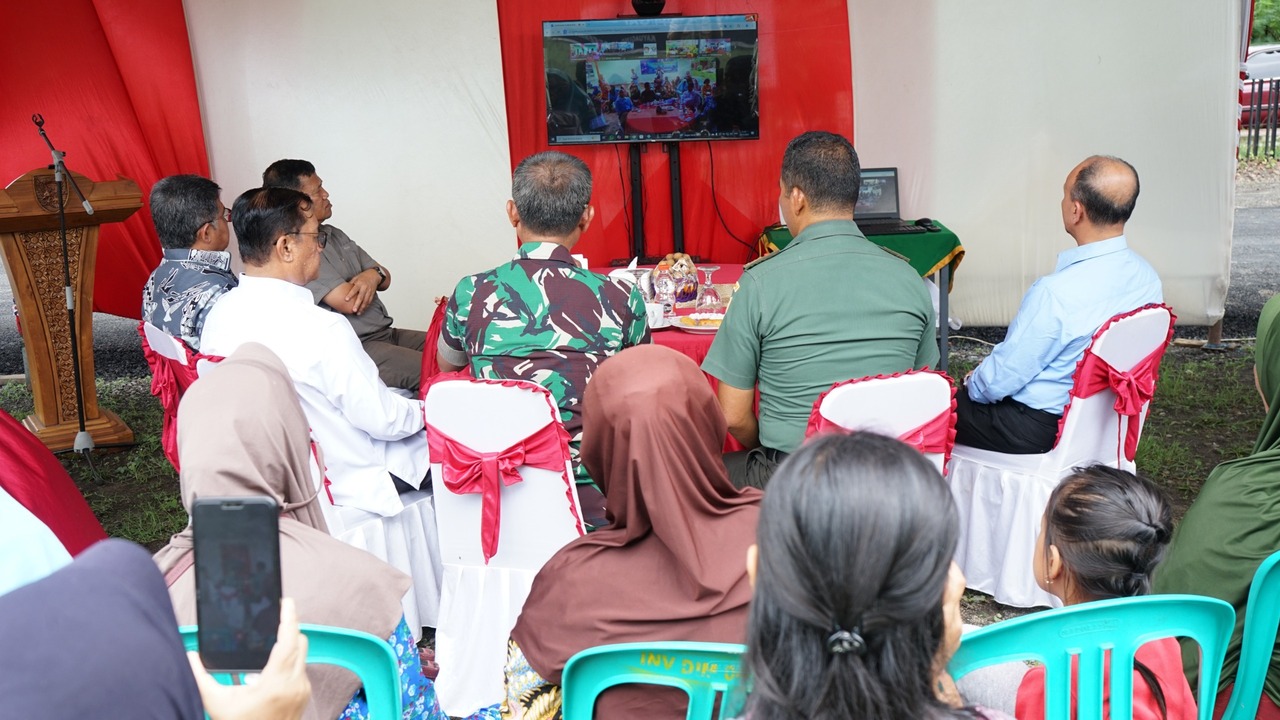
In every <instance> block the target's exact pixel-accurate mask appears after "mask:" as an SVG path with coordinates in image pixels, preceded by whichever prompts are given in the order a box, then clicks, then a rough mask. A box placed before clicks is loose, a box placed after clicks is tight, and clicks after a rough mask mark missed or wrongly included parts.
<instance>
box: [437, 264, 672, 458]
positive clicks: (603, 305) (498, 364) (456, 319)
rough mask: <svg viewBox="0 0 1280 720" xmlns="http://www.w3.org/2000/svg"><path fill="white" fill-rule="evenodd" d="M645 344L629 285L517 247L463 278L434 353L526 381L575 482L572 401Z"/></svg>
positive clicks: (640, 312)
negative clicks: (539, 399)
mask: <svg viewBox="0 0 1280 720" xmlns="http://www.w3.org/2000/svg"><path fill="white" fill-rule="evenodd" d="M644 342H649V327H648V325H647V323H646V322H645V310H644V300H643V299H642V298H641V296H640V293H639V291H637V290H636V289H635V288H634V287H633V286H632V285H631V284H630V283H628V282H626V281H623V280H617V279H613V278H609V277H606V276H604V275H600V274H598V273H594V272H591V271H590V270H587V269H586V268H580V267H578V266H577V265H576V264H575V263H574V261H573V257H572V256H571V255H570V253H569V250H568V248H565V247H563V246H561V245H557V244H555V243H525V244H524V245H521V246H520V250H519V252H517V253H516V256H515V257H514V258H512V260H511V262H509V263H506V264H504V265H499V266H498V267H496V268H494V269H492V270H490V271H488V272H483V273H480V274H478V275H472V276H470V277H465V278H463V279H462V280H461V281H460V282H459V283H458V286H457V288H456V289H454V291H453V296H452V297H451V298H449V305H448V308H447V310H446V312H445V321H444V328H443V330H442V331H441V333H440V347H439V349H440V352H441V354H442V355H443V356H444V358H445V359H446V360H448V361H449V362H450V363H452V364H454V365H465V364H467V362H470V364H471V372H472V375H473V376H475V377H478V378H487V379H497V380H531V381H533V382H536V383H538V384H539V385H541V386H543V387H545V388H546V389H547V390H549V391H550V392H551V395H552V396H553V397H554V398H555V399H556V403H557V404H558V405H559V407H560V419H561V421H563V422H564V425H565V429H566V430H568V432H569V438H570V442H569V449H570V452H571V454H572V456H573V466H574V470H575V472H576V473H577V478H578V481H579V482H589V481H590V477H589V476H588V475H587V472H586V470H585V469H584V468H583V467H582V465H581V463H580V462H579V460H578V447H579V445H580V444H581V442H582V396H583V392H584V391H585V390H586V388H587V382H589V381H590V380H591V375H592V374H593V373H594V372H595V370H596V368H597V367H598V366H599V365H600V363H602V362H604V360H605V358H607V357H609V356H610V355H613V354H614V353H616V352H618V351H619V350H622V349H623V348H626V347H630V346H632V345H637V344H639V343H644Z"/></svg>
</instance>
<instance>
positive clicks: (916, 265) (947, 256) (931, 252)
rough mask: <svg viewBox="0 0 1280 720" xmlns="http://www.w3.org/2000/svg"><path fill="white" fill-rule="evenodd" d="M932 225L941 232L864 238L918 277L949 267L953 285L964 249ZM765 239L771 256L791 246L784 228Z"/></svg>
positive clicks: (773, 229) (946, 230) (769, 229)
mask: <svg viewBox="0 0 1280 720" xmlns="http://www.w3.org/2000/svg"><path fill="white" fill-rule="evenodd" d="M933 224H934V225H937V226H938V227H939V228H941V232H922V233H910V234H905V235H872V234H870V233H867V234H866V238H867V239H868V240H870V241H871V242H873V243H875V244H877V245H879V246H880V247H882V248H884V249H886V250H889V251H891V252H893V254H895V255H898V256H901V257H902V258H903V259H904V260H906V261H907V264H908V265H910V266H911V268H912V269H913V270H915V271H916V273H918V274H919V275H920V277H927V276H929V275H932V274H934V273H935V272H937V271H938V270H941V269H942V266H943V265H950V266H951V278H952V282H955V275H956V268H958V267H960V261H961V260H963V259H964V246H962V245H961V244H960V238H958V237H956V234H955V233H953V232H951V230H950V229H949V228H947V227H946V226H944V225H943V224H942V223H940V222H938V221H937V220H935V221H934V222H933ZM860 229H861V228H860ZM764 235H765V236H766V237H767V238H768V241H767V242H768V243H769V244H770V245H772V246H773V249H772V250H771V252H776V251H778V250H781V249H783V248H785V247H786V246H787V245H789V244H790V243H791V232H790V231H789V230H787V227H786V226H785V225H772V226H770V227H767V228H765V230H764Z"/></svg>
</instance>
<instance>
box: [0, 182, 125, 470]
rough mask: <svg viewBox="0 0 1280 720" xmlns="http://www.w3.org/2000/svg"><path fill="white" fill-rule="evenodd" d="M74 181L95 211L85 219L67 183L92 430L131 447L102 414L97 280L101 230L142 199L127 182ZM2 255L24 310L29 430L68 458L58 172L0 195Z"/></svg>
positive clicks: (71, 422) (69, 409)
mask: <svg viewBox="0 0 1280 720" xmlns="http://www.w3.org/2000/svg"><path fill="white" fill-rule="evenodd" d="M71 175H72V176H73V177H75V180H76V184H77V185H79V187H80V190H81V191H83V192H84V194H85V197H87V198H88V199H89V202H90V204H92V205H93V210H94V213H93V214H92V215H89V214H88V213H86V212H85V211H84V208H83V207H82V206H81V205H80V202H79V197H78V196H76V195H75V194H74V191H72V189H71V183H70V182H68V181H66V180H65V179H64V182H63V184H62V185H63V193H62V195H63V198H64V200H65V203H66V216H67V256H68V257H69V258H70V261H71V288H72V292H73V294H74V297H75V318H76V339H77V342H78V344H79V348H78V349H79V352H80V382H81V388H82V391H83V398H84V420H85V430H87V431H88V432H89V434H90V435H91V436H92V437H93V440H94V443H95V444H100V445H113V444H122V443H132V442H133V431H132V430H130V429H129V427H128V426H126V425H125V424H124V423H123V422H121V421H120V418H119V417H117V416H116V414H115V413H113V412H111V411H110V410H103V409H101V408H99V407H98V391H97V386H96V385H95V383H94V379H95V378H94V369H93V272H94V267H95V266H96V265H97V258H98V225H99V224H101V223H109V222H120V221H121V220H124V219H125V218H127V217H129V216H130V215H132V214H133V213H134V211H136V210H137V209H138V208H140V207H142V191H141V190H140V189H139V188H138V184H137V183H135V182H134V181H132V180H130V179H128V178H125V177H123V176H117V180H115V181H114V182H100V183H95V182H93V181H92V180H90V179H89V178H87V177H85V176H83V175H80V174H79V173H71ZM0 252H3V253H4V265H5V270H6V271H7V272H8V273H9V284H10V287H12V288H13V296H14V300H15V301H16V302H17V305H18V316H19V323H20V324H21V326H22V339H23V342H24V344H25V345H26V349H27V369H28V372H29V374H30V377H31V394H32V396H33V398H34V400H35V412H34V413H33V414H31V415H29V416H28V417H27V419H26V420H24V421H23V424H24V425H26V426H27V428H28V429H29V430H31V431H32V432H33V433H35V434H36V436H37V437H39V438H40V441H41V442H43V443H44V444H45V445H46V446H48V448H49V449H50V450H66V449H68V448H70V447H72V444H73V443H74V442H75V437H76V433H77V432H79V430H80V420H79V417H78V415H77V413H76V390H75V387H76V383H75V368H74V363H73V360H72V357H71V333H70V328H69V327H68V322H67V300H66V294H65V292H64V288H65V287H66V284H65V279H64V276H63V271H62V239H61V236H60V234H59V232H58V195H57V185H56V184H55V183H54V177H53V171H52V170H47V169H39V170H32V171H31V172H29V173H27V174H26V175H23V176H22V177H20V178H18V179H17V180H14V181H13V182H12V183H10V184H9V187H7V188H5V189H4V191H3V192H0Z"/></svg>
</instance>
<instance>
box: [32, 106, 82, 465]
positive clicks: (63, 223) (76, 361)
mask: <svg viewBox="0 0 1280 720" xmlns="http://www.w3.org/2000/svg"><path fill="white" fill-rule="evenodd" d="M31 122H33V123H35V125H36V129H37V130H39V131H40V137H42V138H44V144H45V145H48V146H49V153H50V154H51V156H52V158H53V164H52V165H50V166H49V167H50V169H52V170H53V182H54V185H55V186H56V190H57V193H58V235H59V237H60V238H61V239H62V278H63V281H64V282H63V290H64V292H65V293H66V297H67V328H68V329H69V330H70V331H71V370H72V373H73V375H74V377H75V383H76V415H77V418H78V419H79V421H80V431H79V432H77V433H76V439H75V443H74V445H73V446H72V449H73V450H74V451H75V452H77V453H81V454H83V455H84V456H85V457H86V458H87V457H89V451H90V450H92V449H93V436H92V435H90V434H89V433H88V431H86V430H85V429H84V389H83V388H82V387H81V386H80V382H81V381H80V344H79V339H78V338H77V337H76V296H75V293H74V292H73V291H72V288H71V256H70V253H69V252H68V251H67V199H66V196H65V195H63V193H62V190H63V188H62V176H63V174H64V173H65V174H66V176H67V180H69V181H70V182H71V187H73V188H75V191H76V195H79V196H80V204H81V206H82V207H83V208H84V211H85V212H86V213H88V214H89V215H92V214H93V206H92V205H90V204H89V199H88V198H86V197H85V196H84V193H83V192H81V190H80V186H79V185H77V184H76V179H75V178H74V177H72V176H71V172H70V171H69V170H67V165H66V163H64V162H63V161H62V159H63V158H64V157H66V155H67V154H66V153H65V152H62V151H61V150H58V149H57V148H55V147H54V146H53V142H52V141H51V140H49V136H48V135H47V134H45V131H44V116H43V115H40V114H39V113H36V114H35V115H32V116H31Z"/></svg>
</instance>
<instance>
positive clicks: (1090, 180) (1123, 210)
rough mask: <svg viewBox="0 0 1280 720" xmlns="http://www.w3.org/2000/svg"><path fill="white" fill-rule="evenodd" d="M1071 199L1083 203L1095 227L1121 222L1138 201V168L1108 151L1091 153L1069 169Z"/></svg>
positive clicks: (1126, 220) (1086, 213)
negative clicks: (1072, 179) (1106, 153)
mask: <svg viewBox="0 0 1280 720" xmlns="http://www.w3.org/2000/svg"><path fill="white" fill-rule="evenodd" d="M1071 172H1072V174H1073V175H1074V176H1075V180H1074V181H1073V182H1070V183H1069V185H1070V188H1071V199H1072V200H1074V201H1075V202H1078V203H1080V204H1081V205H1082V206H1083V207H1084V212H1085V215H1087V216H1088V218H1089V221H1090V222H1091V223H1093V224H1094V225H1096V226H1099V227H1110V226H1113V225H1123V224H1124V223H1126V222H1128V221H1129V216H1130V215H1132V214H1133V206H1134V205H1135V204H1136V203H1137V202H1138V171H1137V170H1134V169H1133V166H1132V165H1130V164H1129V163H1127V162H1125V161H1124V160H1121V159H1120V158H1118V157H1111V156H1110V155H1094V156H1093V157H1090V158H1087V159H1086V160H1085V161H1084V162H1082V163H1080V164H1079V165H1077V166H1076V168H1075V170H1072V171H1071Z"/></svg>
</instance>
